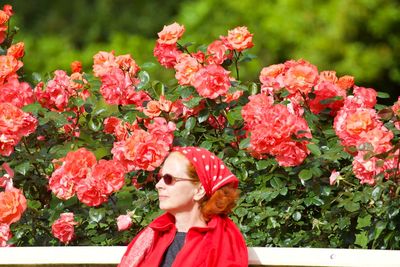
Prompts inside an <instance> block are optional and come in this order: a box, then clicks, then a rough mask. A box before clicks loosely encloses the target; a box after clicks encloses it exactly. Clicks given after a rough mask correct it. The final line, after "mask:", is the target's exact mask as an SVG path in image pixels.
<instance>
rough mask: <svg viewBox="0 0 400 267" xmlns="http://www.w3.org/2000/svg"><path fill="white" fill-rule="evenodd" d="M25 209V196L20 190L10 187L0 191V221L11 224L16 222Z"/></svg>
mask: <svg viewBox="0 0 400 267" xmlns="http://www.w3.org/2000/svg"><path fill="white" fill-rule="evenodd" d="M25 209H26V198H25V196H24V195H23V194H22V191H21V190H19V189H17V188H12V189H10V190H7V191H5V192H0V223H6V224H12V223H14V222H17V221H18V220H19V219H20V218H21V216H22V213H24V211H25Z"/></svg>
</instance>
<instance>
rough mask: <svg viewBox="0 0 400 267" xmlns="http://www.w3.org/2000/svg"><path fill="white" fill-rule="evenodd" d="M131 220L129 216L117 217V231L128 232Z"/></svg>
mask: <svg viewBox="0 0 400 267" xmlns="http://www.w3.org/2000/svg"><path fill="white" fill-rule="evenodd" d="M132 223H133V222H132V218H131V216H129V215H119V216H118V218H117V226H118V231H124V230H128V229H129V228H130V227H131V226H132Z"/></svg>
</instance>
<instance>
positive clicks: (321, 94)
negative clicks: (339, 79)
mask: <svg viewBox="0 0 400 267" xmlns="http://www.w3.org/2000/svg"><path fill="white" fill-rule="evenodd" d="M313 93H314V94H315V98H314V99H310V100H309V105H310V109H311V111H312V112H313V113H314V114H319V113H320V112H321V111H322V110H324V109H326V108H329V109H330V114H331V115H332V116H334V115H335V114H336V112H337V111H338V110H339V109H340V108H341V107H342V106H343V104H344V99H345V98H346V91H344V90H342V89H341V88H340V87H338V86H337V85H336V84H334V83H332V82H328V81H322V82H320V83H318V85H317V86H315V89H314V92H313ZM335 97H336V98H340V99H337V100H333V99H332V98H335ZM327 100H329V103H323V101H327Z"/></svg>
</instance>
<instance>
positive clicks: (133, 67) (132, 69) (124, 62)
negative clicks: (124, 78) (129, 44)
mask: <svg viewBox="0 0 400 267" xmlns="http://www.w3.org/2000/svg"><path fill="white" fill-rule="evenodd" d="M115 62H116V63H117V64H118V66H119V68H120V69H121V70H123V71H126V72H127V73H129V75H130V76H131V77H134V76H135V75H136V74H137V73H138V72H139V70H140V67H139V66H138V64H136V61H135V60H134V59H133V58H132V56H131V55H129V54H126V55H120V56H117V57H116V58H115Z"/></svg>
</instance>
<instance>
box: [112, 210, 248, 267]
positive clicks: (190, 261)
mask: <svg viewBox="0 0 400 267" xmlns="http://www.w3.org/2000/svg"><path fill="white" fill-rule="evenodd" d="M175 233H176V228H175V219H174V217H173V216H172V215H170V214H169V213H165V214H163V215H161V216H160V217H158V218H157V219H155V220H154V221H153V222H152V223H151V224H150V225H149V226H148V227H147V228H145V229H144V230H143V231H142V232H140V233H139V235H138V236H136V238H135V239H134V240H133V241H132V242H131V243H130V244H129V246H128V248H127V251H126V252H125V254H124V257H123V258H122V261H121V263H120V264H119V265H118V266H119V267H142V266H143V267H157V266H159V265H160V264H161V262H162V259H163V256H164V253H165V251H166V250H167V248H168V247H169V245H170V244H171V243H172V241H173V239H174V237H175ZM172 266H173V267H178V266H190V267H199V266H204V267H215V266H223V267H228V266H229V267H245V266H246V267H247V266H248V254H247V248H246V243H245V241H244V239H243V236H242V234H241V233H240V231H239V229H238V228H237V227H236V225H235V224H234V223H233V222H232V221H231V220H230V219H229V218H227V217H221V216H214V217H213V218H212V219H211V220H210V221H209V223H208V225H207V226H206V227H192V228H191V229H190V230H189V231H188V233H187V235H186V239H185V244H184V246H183V248H182V250H181V251H180V252H179V253H178V255H177V256H176V258H175V261H174V263H173V264H172Z"/></svg>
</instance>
